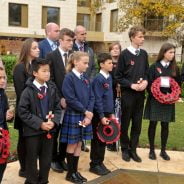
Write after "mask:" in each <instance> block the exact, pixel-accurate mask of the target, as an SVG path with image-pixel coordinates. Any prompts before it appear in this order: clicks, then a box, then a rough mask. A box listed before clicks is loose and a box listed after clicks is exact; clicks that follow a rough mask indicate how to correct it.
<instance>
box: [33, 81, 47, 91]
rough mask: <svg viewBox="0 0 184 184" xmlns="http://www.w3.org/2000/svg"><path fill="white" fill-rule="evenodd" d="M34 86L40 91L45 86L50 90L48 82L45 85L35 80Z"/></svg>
mask: <svg viewBox="0 0 184 184" xmlns="http://www.w3.org/2000/svg"><path fill="white" fill-rule="evenodd" d="M33 84H34V85H35V86H36V87H37V89H39V90H40V87H42V86H45V88H48V86H47V84H46V82H44V84H40V83H39V82H38V81H37V80H36V79H34V81H33Z"/></svg>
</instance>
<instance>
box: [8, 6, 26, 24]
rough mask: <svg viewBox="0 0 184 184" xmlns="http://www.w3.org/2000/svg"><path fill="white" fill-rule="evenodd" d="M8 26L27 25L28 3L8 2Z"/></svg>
mask: <svg viewBox="0 0 184 184" xmlns="http://www.w3.org/2000/svg"><path fill="white" fill-rule="evenodd" d="M9 26H20V27H28V5H26V4H15V3H9Z"/></svg>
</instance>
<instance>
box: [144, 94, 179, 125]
mask: <svg viewBox="0 0 184 184" xmlns="http://www.w3.org/2000/svg"><path fill="white" fill-rule="evenodd" d="M144 119H149V120H150V121H161V122H175V104H161V103H160V102H158V101H157V100H155V98H154V97H150V96H149V97H148V99H147V102H146V106H145V110H144Z"/></svg>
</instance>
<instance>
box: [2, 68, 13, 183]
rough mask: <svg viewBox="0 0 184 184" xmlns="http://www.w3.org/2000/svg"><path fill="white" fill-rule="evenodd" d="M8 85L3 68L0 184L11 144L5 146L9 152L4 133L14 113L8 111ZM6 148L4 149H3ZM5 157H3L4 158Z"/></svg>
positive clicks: (7, 139)
mask: <svg viewBox="0 0 184 184" xmlns="http://www.w3.org/2000/svg"><path fill="white" fill-rule="evenodd" d="M5 84H6V73H5V70H4V68H3V67H0V141H1V145H0V154H1V156H0V183H1V181H2V178H3V174H4V171H5V169H6V164H7V159H8V156H9V144H5V145H4V146H5V147H7V148H8V150H4V149H6V148H5V147H4V146H3V144H4V143H3V142H4V140H3V136H2V133H3V131H4V130H8V126H7V124H6V121H7V120H11V119H12V118H13V112H12V111H11V110H10V109H9V110H8V100H7V96H6V94H5V92H4V87H5ZM5 141H8V142H9V136H7V137H6V140H5ZM3 147H4V149H3ZM3 150H4V151H6V154H5V155H3ZM2 155H3V157H2Z"/></svg>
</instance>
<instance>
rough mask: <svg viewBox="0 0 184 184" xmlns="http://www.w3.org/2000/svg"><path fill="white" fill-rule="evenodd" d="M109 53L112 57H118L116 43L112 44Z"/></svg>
mask: <svg viewBox="0 0 184 184" xmlns="http://www.w3.org/2000/svg"><path fill="white" fill-rule="evenodd" d="M110 55H111V56H112V57H119V55H120V48H119V46H118V45H114V46H113V48H112V50H111V51H110Z"/></svg>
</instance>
